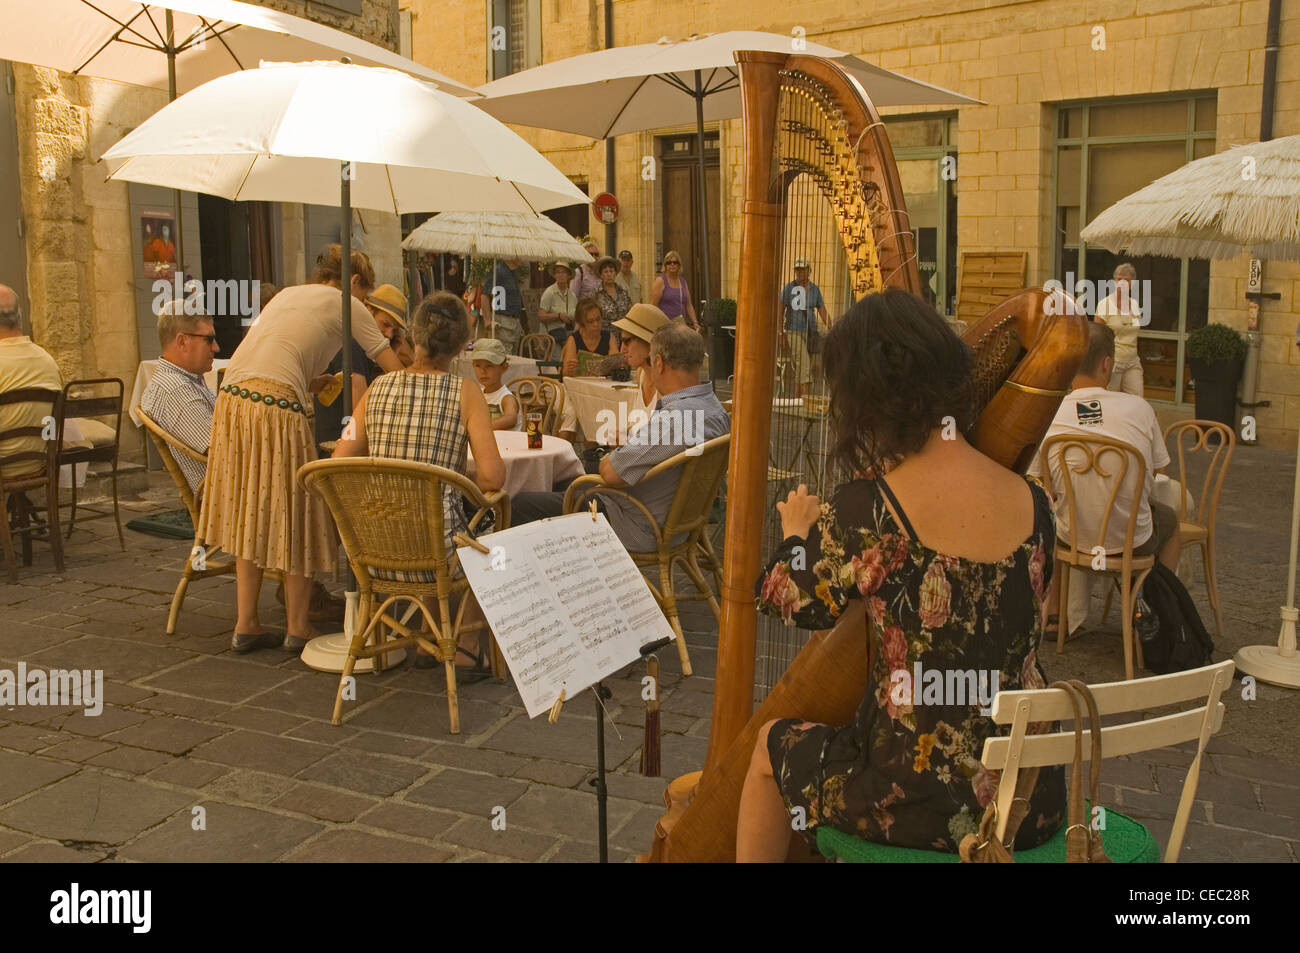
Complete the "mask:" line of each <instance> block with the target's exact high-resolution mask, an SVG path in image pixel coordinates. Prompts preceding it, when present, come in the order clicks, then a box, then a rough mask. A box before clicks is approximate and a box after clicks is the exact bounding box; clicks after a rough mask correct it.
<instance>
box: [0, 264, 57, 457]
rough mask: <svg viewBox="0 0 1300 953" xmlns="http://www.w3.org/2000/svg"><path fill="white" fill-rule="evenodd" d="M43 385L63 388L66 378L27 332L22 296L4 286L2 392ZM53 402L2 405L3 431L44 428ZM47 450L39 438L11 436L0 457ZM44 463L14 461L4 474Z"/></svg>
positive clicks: (1, 444) (0, 444)
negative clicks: (19, 298) (21, 302)
mask: <svg viewBox="0 0 1300 953" xmlns="http://www.w3.org/2000/svg"><path fill="white" fill-rule="evenodd" d="M29 387H41V388H45V389H47V390H62V389H63V379H62V378H61V377H60V376H59V367H58V365H57V364H55V363H54V358H52V357H50V355H49V352H47V351H46V350H45V349H44V348H42V347H40V346H39V345H37V344H34V343H32V339H31V338H29V337H28V336H27V335H25V334H23V314H22V310H21V309H20V308H19V307H18V295H17V294H16V293H15V292H14V290H13V289H12V288H10V287H8V286H7V285H0V393H3V392H5V391H12V390H22V389H26V388H29ZM50 409H51V408H50V405H49V404H42V403H28V402H23V403H19V404H5V405H3V406H0V431H4V430H15V429H17V428H19V427H40V426H42V425H43V422H44V420H45V418H46V416H48V415H49V413H50ZM44 449H45V441H44V440H43V439H42V438H41V437H39V436H35V437H11V438H10V439H8V440H5V441H0V457H6V456H9V455H11V454H16V453H27V452H29V451H41V450H44ZM33 470H40V465H39V464H36V465H33V464H31V463H17V464H10V465H9V466H8V467H6V468H5V469H4V470H3V471H0V473H2V475H3V476H7V477H18V476H27V475H29V474H30V473H31V472H32V471H33Z"/></svg>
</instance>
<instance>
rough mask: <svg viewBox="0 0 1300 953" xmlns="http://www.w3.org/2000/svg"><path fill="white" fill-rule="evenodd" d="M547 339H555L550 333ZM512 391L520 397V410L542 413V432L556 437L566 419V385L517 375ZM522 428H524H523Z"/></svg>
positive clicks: (540, 378)
mask: <svg viewBox="0 0 1300 953" xmlns="http://www.w3.org/2000/svg"><path fill="white" fill-rule="evenodd" d="M546 338H547V340H549V341H554V338H552V337H551V336H550V335H549V334H548V335H546ZM507 386H508V387H509V388H510V393H512V394H514V395H515V397H517V398H518V399H519V412H520V413H524V414H528V413H540V414H541V415H542V433H544V434H547V435H548V436H551V437H554V436H556V435H557V434H558V433H559V430H560V421H561V420H563V419H564V396H565V392H564V387H563V385H561V384H560V382H559V381H556V380H552V379H551V378H549V377H516V378H515V379H514V380H512V381H511V382H510V383H509V384H508V385H507ZM521 429H522V428H521Z"/></svg>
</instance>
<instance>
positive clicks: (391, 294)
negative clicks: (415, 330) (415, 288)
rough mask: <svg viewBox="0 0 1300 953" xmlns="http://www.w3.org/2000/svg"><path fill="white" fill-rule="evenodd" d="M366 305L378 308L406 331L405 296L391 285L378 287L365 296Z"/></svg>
mask: <svg viewBox="0 0 1300 953" xmlns="http://www.w3.org/2000/svg"><path fill="white" fill-rule="evenodd" d="M366 304H368V305H370V306H371V307H372V308H378V309H379V310H380V311H382V312H384V314H386V315H388V316H389V317H391V318H392V319H393V320H394V321H396V322H397V324H398V326H399V327H400V328H401V329H402V330H406V295H404V294H402V292H401V291H400V290H399V289H398V288H397V287H395V286H393V285H380V286H379V287H378V288H376V289H375V290H374V291H372V292H370V294H368V295H366Z"/></svg>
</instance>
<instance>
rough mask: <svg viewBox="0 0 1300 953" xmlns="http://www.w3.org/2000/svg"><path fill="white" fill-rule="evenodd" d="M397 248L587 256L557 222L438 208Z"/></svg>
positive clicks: (540, 257) (537, 257) (543, 257)
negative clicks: (439, 209) (448, 210)
mask: <svg viewBox="0 0 1300 953" xmlns="http://www.w3.org/2000/svg"><path fill="white" fill-rule="evenodd" d="M402 247H403V248H405V249H406V250H407V251H423V252H432V253H443V252H445V253H448V254H453V255H474V256H476V257H481V258H521V259H523V260H525V261H578V262H589V261H592V257H591V255H590V253H588V251H587V249H585V248H583V247H582V245H581V244H580V243H579V242H578V240H577V239H576V238H574V237H573V236H572V235H570V234H569V233H568V232H566V231H565V230H564V228H563V227H561V226H560V224H559V223H558V222H555V221H552V220H551V219H549V218H547V217H546V216H545V215H534V214H531V213H527V212H443V213H442V214H440V215H435V216H433V218H431V219H429V220H428V221H426V222H424V223H423V224H422V225H420V226H419V227H418V228H416V229H415V230H414V231H412V232H411V234H410V235H408V236H406V240H405V241H403V242H402Z"/></svg>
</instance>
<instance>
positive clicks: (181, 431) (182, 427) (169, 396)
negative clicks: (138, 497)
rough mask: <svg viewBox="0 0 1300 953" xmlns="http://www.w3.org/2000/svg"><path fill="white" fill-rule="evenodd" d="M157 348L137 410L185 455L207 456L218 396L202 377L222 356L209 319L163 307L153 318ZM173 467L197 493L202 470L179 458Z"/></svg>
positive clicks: (173, 304) (179, 307) (179, 304)
mask: <svg viewBox="0 0 1300 953" xmlns="http://www.w3.org/2000/svg"><path fill="white" fill-rule="evenodd" d="M158 343H159V344H161V345H162V357H160V358H159V359H158V370H157V372H156V373H155V374H154V377H153V380H151V381H150V382H149V386H148V387H146V388H145V390H144V394H142V395H141V397H140V408H141V409H142V410H143V411H144V412H145V413H146V414H148V415H149V416H150V417H152V418H153V420H154V422H155V423H156V424H158V426H159V427H161V428H162V429H163V430H166V431H167V432H168V433H169V434H171V435H172V436H173V437H175V438H176V439H178V440H180V441H181V442H182V443H184V444H185V445H186V446H188V447H189V448H190V449H192V450H194V451H196V452H198V453H204V454H206V453H207V452H208V443H209V441H210V439H211V437H212V410H213V408H214V407H216V405H217V395H216V394H215V393H214V392H213V391H212V388H210V387H208V385H207V382H206V381H205V380H204V379H203V375H204V374H206V373H207V372H208V371H210V370H212V359H213V358H214V357H216V356H217V354H218V352H220V350H221V348H220V346H219V345H218V344H217V335H216V331H215V330H214V329H213V326H212V318H210V317H209V316H208V315H206V314H186V313H185V302H184V301H183V300H180V299H177V300H175V301H168V302H167V303H166V304H164V305H163V306H162V309H161V311H160V312H159V314H158ZM176 462H177V463H178V464H180V468H181V472H182V473H183V474H185V479H186V481H187V482H188V483H189V485H190V489H191V490H194V489H197V488H198V485H199V483H200V482H201V481H202V480H203V475H204V473H205V472H206V471H207V466H206V465H205V464H202V463H200V462H199V461H197V460H191V459H190V458H189V457H183V456H179V455H178V456H177V458H176Z"/></svg>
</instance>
